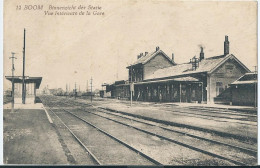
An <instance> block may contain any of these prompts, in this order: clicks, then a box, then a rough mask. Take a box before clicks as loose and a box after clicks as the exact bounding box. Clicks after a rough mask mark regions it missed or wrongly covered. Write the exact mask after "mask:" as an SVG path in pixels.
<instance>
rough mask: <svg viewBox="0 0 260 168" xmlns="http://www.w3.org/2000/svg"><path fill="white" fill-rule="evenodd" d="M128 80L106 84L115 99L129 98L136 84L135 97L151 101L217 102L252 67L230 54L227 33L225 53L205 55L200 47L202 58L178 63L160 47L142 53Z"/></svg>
mask: <svg viewBox="0 0 260 168" xmlns="http://www.w3.org/2000/svg"><path fill="white" fill-rule="evenodd" d="M127 69H128V72H129V74H128V80H125V81H124V80H123V81H116V82H115V83H113V84H111V85H107V86H106V91H107V92H111V97H114V98H125V99H129V98H130V83H133V85H134V87H133V88H134V89H133V100H136V101H152V102H197V103H214V99H215V98H216V97H218V96H219V95H220V94H221V93H222V92H224V91H225V90H226V89H228V88H229V87H230V84H231V83H233V82H234V81H236V80H237V79H238V78H239V77H241V76H242V75H244V74H245V73H249V72H250V70H249V69H248V68H247V67H246V66H245V65H244V64H243V63H242V62H241V61H239V60H238V59H237V58H236V57H235V56H234V55H233V54H230V53H229V41H228V36H225V41H224V52H223V55H218V56H212V57H208V58H205V57H204V51H203V48H202V47H201V51H200V56H199V58H196V57H191V58H190V60H188V61H187V62H186V63H182V64H177V63H175V61H174V54H172V58H171V59H170V58H169V57H168V56H167V55H166V54H165V53H164V52H163V51H162V50H161V49H160V48H159V47H156V50H155V51H154V52H151V53H148V52H145V54H140V55H138V56H137V61H136V62H134V63H133V64H132V65H130V66H128V67H127Z"/></svg>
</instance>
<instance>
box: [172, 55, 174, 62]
mask: <svg viewBox="0 0 260 168" xmlns="http://www.w3.org/2000/svg"><path fill="white" fill-rule="evenodd" d="M172 62H174V53H172Z"/></svg>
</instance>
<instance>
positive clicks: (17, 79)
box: [5, 76, 42, 89]
mask: <svg viewBox="0 0 260 168" xmlns="http://www.w3.org/2000/svg"><path fill="white" fill-rule="evenodd" d="M5 78H6V79H7V80H9V81H11V82H12V79H13V78H12V76H5ZM41 81H42V77H29V76H26V77H25V83H36V89H39V87H40V85H41ZM22 82H23V77H22V76H14V83H22Z"/></svg>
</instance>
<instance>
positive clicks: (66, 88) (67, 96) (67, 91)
mask: <svg viewBox="0 0 260 168" xmlns="http://www.w3.org/2000/svg"><path fill="white" fill-rule="evenodd" d="M67 97H68V84H67V83H66V98H67Z"/></svg>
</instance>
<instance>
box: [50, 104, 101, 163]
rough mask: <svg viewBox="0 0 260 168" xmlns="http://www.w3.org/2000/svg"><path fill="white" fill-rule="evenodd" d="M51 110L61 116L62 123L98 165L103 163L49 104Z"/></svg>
mask: <svg viewBox="0 0 260 168" xmlns="http://www.w3.org/2000/svg"><path fill="white" fill-rule="evenodd" d="M49 109H50V111H51V112H52V113H53V114H54V115H55V116H56V117H58V118H59V120H60V121H61V123H62V124H63V125H64V126H65V127H66V128H67V129H68V130H69V132H70V133H71V135H73V137H74V138H75V139H76V140H77V142H78V143H79V144H80V145H81V146H82V147H83V148H84V149H85V150H86V151H87V152H88V153H89V154H90V156H91V158H92V159H93V160H94V162H96V163H97V164H98V165H102V163H101V162H100V161H99V160H98V159H97V157H96V156H95V155H94V154H93V153H92V152H91V151H90V150H89V149H88V148H87V147H86V146H85V145H84V143H83V142H82V141H81V140H80V139H79V138H78V137H77V136H76V135H75V134H74V133H73V131H72V130H71V129H70V128H69V127H68V126H67V125H66V124H65V123H64V122H63V121H62V120H61V118H60V117H59V116H58V115H57V114H56V113H55V112H54V111H53V110H52V109H51V107H50V106H49Z"/></svg>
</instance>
